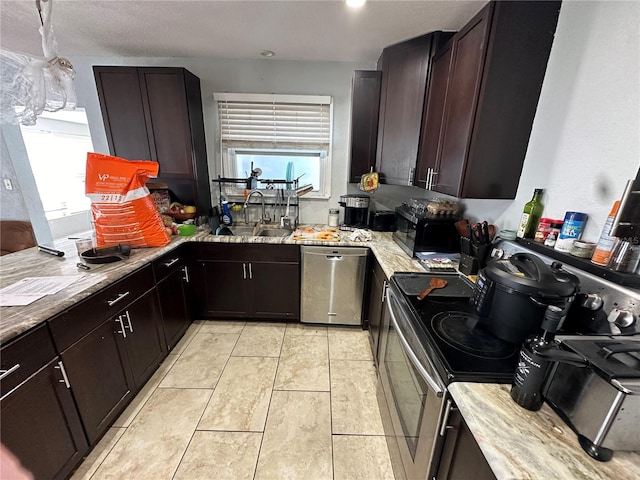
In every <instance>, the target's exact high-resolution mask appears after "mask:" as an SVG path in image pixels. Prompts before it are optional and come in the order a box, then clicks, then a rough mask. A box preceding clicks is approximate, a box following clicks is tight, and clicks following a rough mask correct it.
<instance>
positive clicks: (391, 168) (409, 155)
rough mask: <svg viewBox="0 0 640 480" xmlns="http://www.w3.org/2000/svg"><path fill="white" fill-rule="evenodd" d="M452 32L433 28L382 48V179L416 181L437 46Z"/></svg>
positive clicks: (402, 182) (379, 165)
mask: <svg viewBox="0 0 640 480" xmlns="http://www.w3.org/2000/svg"><path fill="white" fill-rule="evenodd" d="M451 35H453V33H445V32H432V33H428V34H426V35H422V36H420V37H417V38H413V39H411V40H407V41H405V42H402V43H398V44H395V45H391V46H390V47H387V48H385V49H384V50H383V51H382V55H381V57H380V59H379V60H378V70H381V71H382V88H381V95H380V114H379V121H378V146H377V152H376V170H377V171H378V172H379V173H380V181H381V182H383V183H388V184H393V185H413V183H414V172H415V167H416V161H417V158H418V145H419V143H420V134H421V128H420V127H421V121H422V112H423V107H424V100H425V92H426V90H427V85H428V84H429V77H430V75H431V60H432V58H433V55H434V54H435V52H436V50H437V49H438V48H439V47H440V46H441V45H442V44H443V43H445V42H446V41H447V40H448V39H449V38H450V37H451Z"/></svg>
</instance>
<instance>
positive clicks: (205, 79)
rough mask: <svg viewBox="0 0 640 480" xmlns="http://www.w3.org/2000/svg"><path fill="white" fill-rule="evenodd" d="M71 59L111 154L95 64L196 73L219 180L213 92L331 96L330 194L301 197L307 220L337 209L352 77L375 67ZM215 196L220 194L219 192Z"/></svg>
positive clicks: (101, 144)
mask: <svg viewBox="0 0 640 480" xmlns="http://www.w3.org/2000/svg"><path fill="white" fill-rule="evenodd" d="M71 61H72V63H73V65H74V68H75V69H76V70H77V77H76V88H77V94H78V104H79V106H82V107H85V108H86V111H87V118H88V120H89V128H90V130H91V138H92V140H93V144H94V148H95V149H96V151H98V152H100V153H108V152H109V149H108V146H107V140H106V136H105V132H104V125H103V122H102V116H101V113H100V105H99V103H98V95H97V92H96V87H95V81H94V77H93V71H92V69H91V67H92V66H93V65H136V66H177V67H185V68H186V69H187V70H189V71H191V72H192V73H194V74H195V75H197V76H198V77H199V78H200V86H201V89H202V97H203V107H204V123H205V129H206V141H207V154H208V157H209V174H210V178H216V176H217V174H218V167H219V165H220V146H219V143H218V142H217V141H216V135H215V132H214V125H215V117H214V101H213V93H214V92H236V93H282V94H287V93H288V94H309V95H330V96H332V97H333V104H334V106H333V108H334V117H333V118H334V122H333V151H332V160H333V161H332V166H331V167H332V170H331V198H330V199H329V200H310V199H305V198H303V199H301V205H302V206H301V215H300V216H301V219H302V221H303V222H309V223H326V221H327V215H328V209H329V207H332V208H333V207H337V205H338V203H337V202H338V197H339V196H340V195H342V194H344V193H346V189H347V169H348V163H349V151H348V150H349V132H350V105H351V78H352V76H353V71H354V70H356V69H367V68H375V66H374V65H364V64H355V63H344V62H293V61H278V60H274V59H260V60H232V59H205V58H134V57H126V58H125V57H74V58H71ZM214 198H217V196H216V194H215V193H214ZM214 203H215V202H214Z"/></svg>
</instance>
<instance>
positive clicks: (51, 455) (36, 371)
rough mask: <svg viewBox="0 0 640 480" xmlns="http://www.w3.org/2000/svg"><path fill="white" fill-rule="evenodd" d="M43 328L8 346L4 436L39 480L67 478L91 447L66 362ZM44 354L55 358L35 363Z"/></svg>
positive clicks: (1, 417) (0, 412)
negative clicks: (68, 378) (66, 374)
mask: <svg viewBox="0 0 640 480" xmlns="http://www.w3.org/2000/svg"><path fill="white" fill-rule="evenodd" d="M42 327H44V328H42ZM42 327H38V328H36V329H35V330H33V331H32V332H31V333H27V334H26V335H24V336H22V337H19V338H17V339H16V340H14V341H12V342H11V343H10V344H9V345H7V346H4V345H3V348H2V369H3V370H4V372H3V375H2V398H1V399H0V437H1V439H2V444H3V445H4V446H5V447H6V448H8V449H9V450H10V451H11V452H12V453H13V454H14V455H15V456H16V457H17V458H18V459H19V460H20V462H21V463H22V465H23V466H24V467H25V468H26V469H28V470H29V471H30V472H31V473H32V474H33V476H34V478H35V479H36V480H41V479H42V480H45V479H46V480H49V479H63V478H66V477H67V476H68V474H69V472H71V471H72V470H73V468H74V467H75V466H76V465H77V464H78V463H79V462H80V460H81V459H82V457H83V455H84V454H85V453H86V452H87V449H88V445H87V438H86V437H85V434H84V431H83V430H82V425H81V423H80V418H79V416H78V411H77V410H76V406H75V404H74V402H73V397H72V395H71V391H70V390H69V388H68V384H67V383H66V382H65V377H64V373H63V372H64V370H63V369H64V366H63V364H62V362H61V361H60V357H58V356H57V355H55V352H54V351H53V344H52V343H51V339H50V338H48V335H49V334H48V332H47V329H46V326H45V325H43V326H42ZM35 337H38V340H37V341H35V342H34V341H33V340H34V338H35ZM44 352H46V356H47V357H48V360H49V361H45V362H40V363H39V365H34V364H33V361H34V360H35V359H38V360H41V359H42V354H43V353H44ZM16 354H17V355H16Z"/></svg>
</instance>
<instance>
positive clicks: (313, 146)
mask: <svg viewBox="0 0 640 480" xmlns="http://www.w3.org/2000/svg"><path fill="white" fill-rule="evenodd" d="M214 98H215V99H216V100H217V103H218V118H219V122H220V140H221V142H222V147H223V148H233V147H236V148H238V147H243V148H263V149H278V150H280V149H296V150H301V149H302V150H328V149H329V145H330V141H331V97H326V96H308V95H258V94H256V95H251V94H215V95H214Z"/></svg>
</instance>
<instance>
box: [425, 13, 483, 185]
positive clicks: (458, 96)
mask: <svg viewBox="0 0 640 480" xmlns="http://www.w3.org/2000/svg"><path fill="white" fill-rule="evenodd" d="M491 12H492V10H491V9H490V8H485V9H483V10H482V12H481V13H480V14H479V15H477V16H476V17H474V19H473V21H472V22H470V23H469V24H467V25H466V26H465V28H463V29H462V30H461V31H460V32H458V34H457V35H456V36H455V37H454V43H453V60H452V65H451V73H450V76H449V86H448V94H447V97H446V104H445V117H444V123H443V126H442V128H443V132H442V137H441V151H440V162H439V167H438V168H439V170H438V175H437V179H436V187H435V188H434V190H437V191H438V192H442V193H447V194H449V195H454V196H457V195H458V193H459V190H460V184H461V182H462V177H463V175H464V167H465V161H466V157H467V153H468V150H469V142H470V140H471V131H472V128H473V121H474V115H475V111H476V105H477V102H478V94H479V90H480V80H481V78H482V67H483V65H484V57H485V54H486V43H487V35H488V30H489V20H490V18H491Z"/></svg>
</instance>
